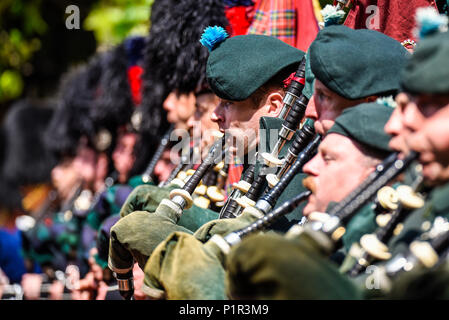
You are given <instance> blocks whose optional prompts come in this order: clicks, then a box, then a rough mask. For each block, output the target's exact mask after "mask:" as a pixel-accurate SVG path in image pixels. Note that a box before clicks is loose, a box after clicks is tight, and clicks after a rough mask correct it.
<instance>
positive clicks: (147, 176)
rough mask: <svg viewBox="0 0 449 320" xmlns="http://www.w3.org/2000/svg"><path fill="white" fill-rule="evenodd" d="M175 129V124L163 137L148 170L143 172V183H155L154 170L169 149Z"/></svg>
mask: <svg viewBox="0 0 449 320" xmlns="http://www.w3.org/2000/svg"><path fill="white" fill-rule="evenodd" d="M174 127H175V126H174V124H171V125H170V127H169V128H168V130H167V132H166V133H165V134H164V136H163V137H162V140H161V142H160V143H159V145H158V147H157V149H156V151H155V152H154V155H153V157H152V158H151V161H150V163H149V164H148V166H147V168H146V169H145V171H144V172H143V174H142V181H143V182H144V183H148V182H150V181H154V176H153V174H154V168H156V164H157V163H158V161H159V160H160V159H161V158H162V155H163V153H164V151H165V150H166V149H167V146H168V144H169V142H170V135H171V134H172V132H173V130H174Z"/></svg>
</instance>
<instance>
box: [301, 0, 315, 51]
mask: <svg viewBox="0 0 449 320" xmlns="http://www.w3.org/2000/svg"><path fill="white" fill-rule="evenodd" d="M295 9H296V14H297V17H298V18H297V19H298V27H297V32H296V44H295V47H296V48H298V49H299V50H302V51H304V52H306V51H307V49H309V46H310V44H311V43H312V42H313V40H315V38H316V35H317V34H318V32H319V31H320V28H319V26H318V21H317V19H316V17H315V12H314V10H313V2H312V0H296V1H295Z"/></svg>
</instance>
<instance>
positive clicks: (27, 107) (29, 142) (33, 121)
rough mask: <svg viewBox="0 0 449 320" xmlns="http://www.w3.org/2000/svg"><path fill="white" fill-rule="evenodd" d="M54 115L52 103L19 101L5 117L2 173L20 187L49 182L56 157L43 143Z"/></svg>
mask: <svg viewBox="0 0 449 320" xmlns="http://www.w3.org/2000/svg"><path fill="white" fill-rule="evenodd" d="M52 114H53V108H52V106H51V105H48V104H46V105H44V104H43V103H38V102H33V101H30V100H20V101H18V102H16V103H15V104H13V105H12V106H11V108H10V110H9V111H8V114H7V115H6V117H5V119H4V124H3V128H4V134H5V142H6V152H5V156H4V157H5V159H4V164H3V168H2V170H3V176H4V177H5V179H6V180H8V181H10V182H12V183H14V184H17V185H18V186H23V185H30V184H35V183H42V182H49V181H50V172H51V170H52V168H53V167H54V165H55V164H56V159H55V157H54V155H53V153H52V152H50V151H49V150H48V149H47V148H46V145H45V144H44V132H45V129H46V128H47V126H48V124H49V122H50V119H51V117H52Z"/></svg>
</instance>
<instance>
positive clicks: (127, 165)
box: [112, 132, 137, 183]
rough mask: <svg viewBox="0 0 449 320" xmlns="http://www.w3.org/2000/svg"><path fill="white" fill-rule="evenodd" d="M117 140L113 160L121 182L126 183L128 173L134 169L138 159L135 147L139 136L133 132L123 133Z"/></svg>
mask: <svg viewBox="0 0 449 320" xmlns="http://www.w3.org/2000/svg"><path fill="white" fill-rule="evenodd" d="M117 140H118V141H117V146H116V147H115V149H114V152H113V153H112V160H113V162H114V168H115V169H116V170H117V172H118V174H119V180H121V181H120V182H121V183H125V182H126V179H127V177H128V173H129V172H130V170H131V169H132V167H133V165H134V161H135V159H136V157H135V155H134V146H135V144H136V141H137V135H136V134H135V133H131V132H127V133H122V134H120V135H119V137H118V139H117Z"/></svg>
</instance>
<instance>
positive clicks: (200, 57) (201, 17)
mask: <svg viewBox="0 0 449 320" xmlns="http://www.w3.org/2000/svg"><path fill="white" fill-rule="evenodd" d="M150 21H151V26H150V32H149V35H148V37H147V39H146V45H145V49H144V61H143V68H144V73H143V97H142V117H143V121H142V125H141V133H142V135H143V136H142V141H146V143H151V144H152V145H155V146H157V145H158V144H159V142H160V138H161V137H162V136H163V135H164V133H165V132H166V131H167V130H168V128H169V123H168V121H167V118H166V117H167V116H166V112H165V110H163V108H162V104H163V102H164V100H165V98H166V97H167V96H168V94H169V93H170V92H171V91H173V90H178V91H179V92H180V93H189V92H192V91H195V90H196V89H197V88H201V87H203V86H204V85H205V84H206V61H207V57H208V55H209V53H208V51H207V49H206V48H205V47H203V46H202V45H201V43H200V42H199V41H200V38H201V35H202V33H203V32H204V29H205V28H206V27H207V26H209V25H219V26H222V27H226V25H227V20H226V17H225V12H224V5H223V2H222V0H203V1H197V0H155V1H154V2H153V5H152V7H151V17H150ZM141 143H142V142H141ZM140 150H142V152H147V153H148V151H147V150H148V148H144V147H142V146H140ZM145 158H146V159H148V156H146V157H145V156H143V157H141V159H145ZM137 165H138V164H137Z"/></svg>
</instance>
